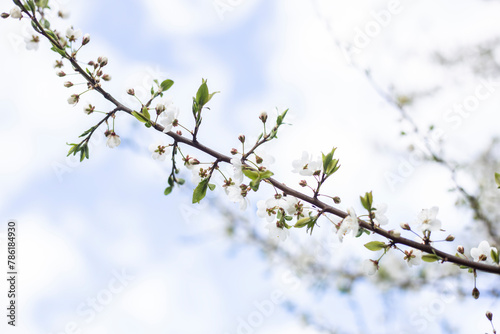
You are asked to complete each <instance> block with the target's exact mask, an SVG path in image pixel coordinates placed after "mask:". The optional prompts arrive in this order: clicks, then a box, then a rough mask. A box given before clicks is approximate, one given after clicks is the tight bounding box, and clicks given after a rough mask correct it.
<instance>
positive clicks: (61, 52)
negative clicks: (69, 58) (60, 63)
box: [51, 45, 66, 58]
mask: <svg viewBox="0 0 500 334" xmlns="http://www.w3.org/2000/svg"><path fill="white" fill-rule="evenodd" d="M51 50H52V51H54V52H57V53H59V54H60V55H61V56H63V57H64V58H66V51H64V50H63V49H59V48H58V47H57V46H55V45H52V48H51Z"/></svg>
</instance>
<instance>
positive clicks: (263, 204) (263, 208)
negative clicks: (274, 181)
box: [257, 198, 275, 222]
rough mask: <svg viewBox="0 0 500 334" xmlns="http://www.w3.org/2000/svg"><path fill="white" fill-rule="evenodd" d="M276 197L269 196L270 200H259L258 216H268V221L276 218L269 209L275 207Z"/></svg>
mask: <svg viewBox="0 0 500 334" xmlns="http://www.w3.org/2000/svg"><path fill="white" fill-rule="evenodd" d="M273 200H274V198H269V199H268V200H266V201H264V200H260V201H258V202H257V216H259V217H260V218H266V220H267V221H268V222H271V221H273V220H275V214H272V213H271V212H270V211H269V210H270V209H272V208H274V201H273Z"/></svg>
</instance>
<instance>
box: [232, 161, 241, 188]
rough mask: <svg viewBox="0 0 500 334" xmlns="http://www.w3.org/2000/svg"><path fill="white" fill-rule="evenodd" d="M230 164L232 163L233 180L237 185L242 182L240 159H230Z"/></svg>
mask: <svg viewBox="0 0 500 334" xmlns="http://www.w3.org/2000/svg"><path fill="white" fill-rule="evenodd" d="M231 165H233V170H234V172H233V181H234V183H236V184H237V185H240V184H241V183H242V182H243V165H242V163H241V160H240V159H238V158H232V159H231Z"/></svg>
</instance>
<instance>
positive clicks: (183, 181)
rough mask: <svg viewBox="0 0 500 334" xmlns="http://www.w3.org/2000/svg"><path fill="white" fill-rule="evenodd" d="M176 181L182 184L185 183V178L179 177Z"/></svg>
mask: <svg viewBox="0 0 500 334" xmlns="http://www.w3.org/2000/svg"><path fill="white" fill-rule="evenodd" d="M177 183H178V184H180V185H181V186H182V185H183V184H184V183H186V180H184V179H180V178H179V179H177ZM208 186H210V185H208Z"/></svg>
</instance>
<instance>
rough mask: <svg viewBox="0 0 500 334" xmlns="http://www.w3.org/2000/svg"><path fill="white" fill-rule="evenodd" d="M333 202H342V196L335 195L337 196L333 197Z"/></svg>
mask: <svg viewBox="0 0 500 334" xmlns="http://www.w3.org/2000/svg"><path fill="white" fill-rule="evenodd" d="M333 202H334V203H335V204H340V202H341V200H340V197H338V196H335V197H334V198H333Z"/></svg>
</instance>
